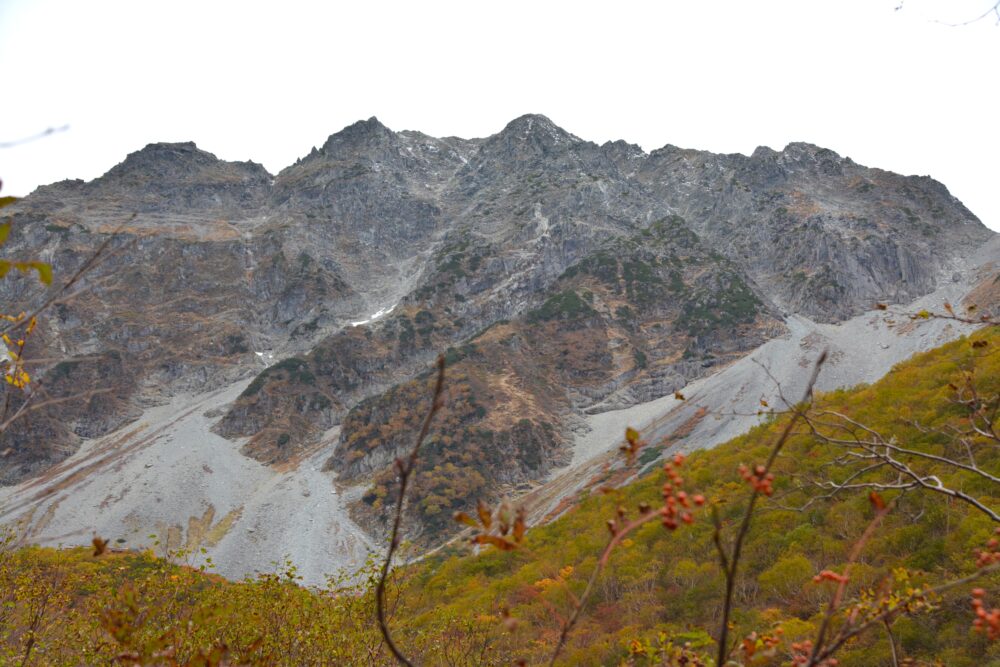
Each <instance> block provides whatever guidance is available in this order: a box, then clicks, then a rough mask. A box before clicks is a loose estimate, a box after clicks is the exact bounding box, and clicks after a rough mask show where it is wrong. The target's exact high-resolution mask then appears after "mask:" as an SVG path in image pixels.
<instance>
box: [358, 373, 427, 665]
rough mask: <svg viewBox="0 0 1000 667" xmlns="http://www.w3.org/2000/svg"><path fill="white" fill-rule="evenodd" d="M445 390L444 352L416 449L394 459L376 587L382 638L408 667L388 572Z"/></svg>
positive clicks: (409, 663)
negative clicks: (392, 615)
mask: <svg viewBox="0 0 1000 667" xmlns="http://www.w3.org/2000/svg"><path fill="white" fill-rule="evenodd" d="M443 391H444V355H439V356H438V358H437V380H436V381H435V383H434V394H433V398H432V400H431V407H430V409H429V410H428V411H427V416H426V417H425V418H424V423H423V425H422V426H421V427H420V433H418V434H417V440H416V442H415V443H414V444H413V449H412V450H411V451H410V455H409V456H408V457H407V458H406V459H402V458H397V459H396V462H395V464H394V465H395V468H396V472H397V473H398V474H399V497H398V498H397V499H396V513H395V516H394V517H393V520H392V533H391V534H390V537H389V550H388V551H387V552H386V554H385V562H383V563H382V572H381V575H380V576H379V580H378V585H377V586H376V588H375V601H376V611H377V614H378V625H379V630H380V631H381V632H382V638H383V639H385V644H386V646H388V647H389V651H390V652H391V653H392V655H393V656H394V657H395V658H396V660H398V661H399V662H400V663H401V664H404V665H407V666H408V667H413V663H412V662H410V661H409V659H408V658H406V656H404V655H403V653H402V652H401V651H400V650H399V647H397V646H396V643H395V642H394V641H393V639H392V633H391V632H390V631H389V623H388V622H387V621H386V617H385V585H386V581H387V580H388V578H389V571H390V570H391V568H392V556H393V554H395V553H396V549H397V548H398V547H399V528H400V524H401V523H402V521H403V504H404V502H405V500H406V487H407V485H408V484H409V481H410V475H412V474H413V470H414V468H415V467H416V465H417V460H418V457H419V455H420V447H421V445H423V444H424V440H425V439H426V438H427V433H428V431H430V428H431V422H432V421H433V420H434V416H435V415H436V414H437V413H438V410H440V409H441V406H442V405H443V400H442V392H443Z"/></svg>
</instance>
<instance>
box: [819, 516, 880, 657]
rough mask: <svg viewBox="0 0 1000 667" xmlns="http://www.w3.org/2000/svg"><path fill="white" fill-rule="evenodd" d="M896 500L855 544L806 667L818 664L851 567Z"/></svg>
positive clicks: (873, 521) (844, 590)
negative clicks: (818, 658)
mask: <svg viewBox="0 0 1000 667" xmlns="http://www.w3.org/2000/svg"><path fill="white" fill-rule="evenodd" d="M895 502H896V501H895V500H893V501H892V502H891V503H889V504H888V505H885V506H884V507H882V508H879V509H877V510H876V512H875V517H874V518H873V519H872V520H871V523H869V524H868V527H867V528H865V532H864V533H862V534H861V537H860V538H858V541H857V542H856V543H855V544H854V548H853V549H852V550H851V555H850V556H849V557H848V559H847V565H846V566H845V567H844V572H843V573H842V575H841V576H842V577H843V578H842V579H841V580H840V582H839V583H838V584H837V591H836V593H834V594H833V597H832V598H830V604H829V605H828V606H827V608H826V615H825V616H823V622H822V623H820V626H819V632H817V633H816V641H815V642H813V650H812V654H811V655H810V656H809V662H808V663H807V665H806V667H813V666H814V665H816V664H818V663H817V661H816V656H817V655H818V654H819V652H820V650H821V649H822V648H823V642H824V641H826V632H827V630H829V629H830V623H831V622H832V621H833V616H834V614H836V613H837V609H839V608H840V602H841V600H843V599H844V593H845V592H846V591H847V582H848V576H849V575H850V571H851V566H852V565H854V563H855V562H856V561H857V560H858V557H859V556H861V550H862V549H864V546H865V544H867V543H868V541H869V540H870V539H871V537H872V535H873V534H874V533H875V529H876V528H877V527H878V525H879V524H880V523H881V522H882V519H883V518H885V515H886V514H888V513H889V512H891V511H892V508H893V505H895Z"/></svg>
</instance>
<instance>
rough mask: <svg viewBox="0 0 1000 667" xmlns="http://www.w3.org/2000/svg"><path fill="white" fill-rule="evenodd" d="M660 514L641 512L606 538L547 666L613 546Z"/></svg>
mask: <svg viewBox="0 0 1000 667" xmlns="http://www.w3.org/2000/svg"><path fill="white" fill-rule="evenodd" d="M660 516H662V513H661V512H660V510H659V508H657V509H651V510H649V511H647V512H645V513H643V514H640V515H639V516H638V517H637V518H635V519H633V520H632V521H630V522H629V523H627V524H625V525H624V526H623V527H622V528H620V529H619V530H616V531H615V533H614V534H613V535H612V536H611V539H610V540H608V544H607V546H605V547H604V551H602V552H601V557H600V558H599V559H598V561H597V566H596V567H595V568H594V571H593V572H591V573H590V579H588V580H587V587H586V588H584V589H583V593H582V594H581V595H580V597H579V598H578V599H577V600H575V601H574V604H573V613H572V615H570V617H569V620H567V621H566V622H565V623H564V624H563V628H562V632H560V633H559V641H558V642H556V648H555V650H554V651H553V652H552V657H551V658H550V659H549V667H552V665H555V664H556V659H557V658H558V657H559V654H560V653H562V650H563V647H565V645H566V639H567V638H568V637H569V633H570V631H571V630H572V629H573V626H575V625H576V622H577V620H578V619H579V618H580V613H581V612H582V611H583V607H584V604H585V603H586V602H587V598H588V597H590V591H591V589H592V588H593V587H594V583H595V582H596V581H597V578H598V576H600V574H601V572H602V571H603V570H604V567H605V566H606V565H607V564H608V559H609V558H611V552H612V551H614V550H615V547H617V546H618V545H619V544H620V543H621V541H622V540H624V539H625V537H626V536H628V534H629V533H631V532H632V531H634V530H635V529H636V528H638V527H639V526H642V525H643V524H646V523H649V522H650V521H652V520H653V519H656V518H658V517H660Z"/></svg>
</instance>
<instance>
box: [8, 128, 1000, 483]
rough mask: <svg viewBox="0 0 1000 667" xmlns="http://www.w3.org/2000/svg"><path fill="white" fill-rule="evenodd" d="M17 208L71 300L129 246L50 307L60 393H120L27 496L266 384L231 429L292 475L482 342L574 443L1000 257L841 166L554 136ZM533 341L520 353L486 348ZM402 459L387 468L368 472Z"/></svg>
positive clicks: (36, 343)
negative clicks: (719, 371) (186, 406)
mask: <svg viewBox="0 0 1000 667" xmlns="http://www.w3.org/2000/svg"><path fill="white" fill-rule="evenodd" d="M6 210H7V211H13V213H14V220H15V232H14V234H13V235H12V237H11V241H10V242H9V243H8V246H7V247H6V248H5V250H7V251H9V253H10V254H11V255H17V256H30V257H37V258H39V259H43V260H45V261H50V262H52V263H53V265H54V267H55V270H56V276H57V278H56V281H57V282H59V280H60V279H65V278H66V277H68V276H69V275H72V273H73V272H74V270H75V269H76V267H78V266H80V265H81V264H82V263H83V262H84V261H86V259H87V258H88V257H89V256H90V254H91V253H93V252H94V251H95V249H96V248H97V247H98V246H99V245H100V244H101V243H102V242H103V241H104V240H105V239H107V238H108V235H110V234H114V238H112V240H111V244H110V248H111V249H112V252H110V253H109V254H108V255H107V256H106V258H105V260H104V261H103V263H102V264H101V266H100V267H99V268H98V269H96V270H95V271H93V272H91V273H90V274H88V276H87V278H86V281H85V285H86V290H85V291H84V292H83V293H82V294H81V295H80V296H78V297H76V298H74V299H72V300H71V301H69V302H68V303H66V304H65V305H62V306H60V307H59V308H57V309H54V310H53V311H50V313H49V314H48V315H47V318H46V319H45V320H44V321H43V322H42V324H41V326H40V327H39V332H38V334H37V335H36V337H35V339H33V341H32V344H31V347H30V348H29V353H30V354H32V355H35V356H36V357H39V358H41V357H45V358H57V359H63V360H65V361H66V362H68V363H70V364H83V365H81V366H79V368H78V369H77V368H76V366H73V368H74V369H76V370H74V373H68V372H67V369H69V368H70V367H67V366H62V367H61V370H60V366H57V365H52V366H49V367H47V369H46V367H42V372H41V373H40V375H41V376H42V379H43V380H44V381H46V382H48V383H50V384H51V386H52V387H53V390H56V391H61V392H64V394H65V395H66V396H68V395H70V393H71V392H73V391H81V390H87V389H93V388H98V387H102V386H110V387H111V388H112V389H113V390H114V391H113V392H112V394H111V396H108V397H106V400H102V401H89V400H87V401H82V402H80V404H79V405H77V406H76V407H73V408H70V407H68V405H69V404H63V407H60V409H59V410H52V411H48V412H43V413H42V414H39V415H37V416H36V417H34V418H33V419H32V421H31V422H30V424H27V425H25V426H24V427H23V428H22V429H21V430H20V431H16V432H15V431H11V432H10V433H8V434H4V436H3V437H4V440H5V442H4V443H0V450H8V454H7V456H6V457H5V458H4V459H2V462H0V467H2V469H3V472H2V474H0V481H2V482H4V483H7V482H11V481H13V480H16V479H18V478H22V477H23V476H25V475H28V474H32V473H34V472H37V471H38V470H40V469H43V468H44V467H45V466H46V465H48V464H50V463H52V462H54V461H57V460H59V459H60V458H62V457H64V456H66V455H67V454H68V453H69V452H72V451H73V450H74V448H75V447H76V446H77V445H78V443H79V440H80V438H89V437H94V436H97V435H101V434H103V433H106V432H109V431H111V430H113V429H115V428H118V427H119V426H120V425H121V424H122V423H125V422H127V421H128V420H129V419H130V418H132V417H133V416H134V415H135V414H136V409H137V407H139V406H142V405H148V404H150V403H158V402H162V401H163V400H165V399H166V398H167V397H168V396H170V395H171V394H173V393H177V392H193V391H200V390H203V389H208V388H213V387H219V386H222V385H225V384H227V383H229V382H232V381H234V380H235V379H237V378H241V377H248V376H252V375H257V374H260V375H259V376H258V377H257V379H256V380H255V381H254V382H253V383H252V384H251V385H250V387H248V389H247V391H246V392H244V396H242V397H241V398H239V399H237V401H236V402H235V403H234V404H233V405H232V406H231V408H230V409H229V410H228V411H227V412H226V414H225V415H224V416H223V417H222V419H221V420H220V422H219V424H218V425H217V427H216V430H217V431H218V432H219V433H222V434H224V435H226V436H227V437H244V436H246V437H250V438H252V442H251V444H250V445H248V453H249V454H251V455H253V456H255V457H257V458H260V459H261V460H264V461H268V462H274V461H283V460H288V459H289V458H290V457H291V456H292V455H293V454H294V452H296V451H298V450H297V449H296V448H297V447H299V446H300V445H301V444H302V443H305V442H308V441H310V439H314V438H315V437H316V434H317V432H319V431H322V429H325V428H328V427H329V426H332V425H335V424H338V423H340V422H341V421H343V420H344V419H345V418H346V417H347V416H348V415H350V414H352V410H354V409H355V407H356V406H357V405H358V403H359V402H360V401H362V400H364V399H371V400H377V399H378V397H379V396H381V395H382V394H383V393H384V392H386V391H387V390H389V389H390V388H392V387H394V386H398V385H401V384H402V383H405V382H408V381H410V380H411V379H412V378H413V377H414V376H415V375H417V374H418V373H420V372H421V371H422V370H423V369H425V368H426V366H427V364H428V363H429V362H430V361H431V360H432V359H433V357H434V355H435V354H436V353H437V352H438V351H440V350H444V349H447V348H449V347H451V348H454V349H464V348H463V346H466V345H473V344H475V345H478V346H480V348H481V349H480V348H477V349H480V354H481V357H479V358H480V359H493V361H492V362H490V363H493V364H494V365H495V363H499V362H497V360H502V359H503V357H502V356H495V357H494V356H490V355H492V354H494V353H493V352H488V353H484V352H482V349H487V348H488V349H489V350H493V349H496V350H501V349H503V350H507V351H508V352H509V353H511V354H517V355H521V356H522V357H523V358H524V363H525V364H526V366H525V368H528V367H531V365H532V364H534V365H535V367H537V368H540V369H542V371H540V372H539V373H538V374H533V373H534V371H531V373H529V372H528V371H523V370H518V371H517V372H515V370H516V369H515V370H511V371H510V372H511V373H512V374H513V375H510V377H516V378H520V380H518V381H520V382H523V383H524V385H525V387H527V390H526V392H525V396H520V395H517V396H515V395H514V394H517V392H513V391H512V392H511V396H508V398H510V400H511V405H516V406H518V407H517V408H516V409H514V408H511V409H510V410H511V411H510V413H509V418H510V419H511V420H513V421H517V420H518V419H528V420H529V421H530V420H535V422H539V423H540V422H543V421H544V422H546V423H548V422H549V421H552V422H553V428H554V430H553V431H552V433H553V434H555V435H553V436H552V441H553V442H556V441H557V440H558V433H559V432H560V430H561V429H564V427H565V425H566V424H565V422H564V420H565V418H566V416H567V415H572V414H580V413H583V412H587V413H596V412H600V411H603V410H608V409H613V408H616V407H622V406H624V405H629V404H631V403H634V402H636V401H645V400H649V399H651V398H655V397H657V396H660V395H663V394H665V393H669V392H670V391H672V390H673V389H674V388H676V387H678V386H681V385H682V384H684V383H685V382H687V381H690V380H691V379H693V378H695V377H699V376H700V375H702V374H704V373H706V372H708V370H710V369H711V368H712V367H713V366H714V365H717V364H719V363H721V362H722V361H724V360H729V359H732V358H735V357H737V356H740V355H742V354H745V353H746V352H747V351H748V350H749V349H751V348H752V347H754V346H755V345H757V344H759V343H760V342H762V341H763V340H766V339H767V338H769V337H772V336H774V335H776V334H778V333H780V332H781V331H782V325H781V324H780V321H779V320H780V314H781V312H782V311H785V312H793V313H794V312H798V313H802V314H804V315H808V316H809V317H811V318H813V319H816V320H821V321H827V322H834V321H839V320H842V319H844V318H847V317H850V316H852V315H854V314H857V313H859V312H861V311H863V310H866V309H868V308H870V307H871V304H872V303H873V302H875V301H886V302H896V303H907V302H909V301H911V300H913V299H915V298H916V297H918V296H920V295H923V294H926V293H928V292H930V291H931V290H933V289H934V288H935V287H936V286H937V285H938V284H939V283H940V282H941V281H950V280H951V279H952V274H953V273H954V272H955V270H956V267H957V261H956V260H957V259H958V258H961V257H962V256H963V254H965V253H968V252H969V250H970V249H971V248H973V247H976V246H978V245H980V244H981V243H983V242H984V241H985V240H986V239H988V238H990V237H991V236H992V233H991V232H990V231H989V230H987V229H986V228H985V227H984V226H983V225H982V224H981V223H980V222H979V221H978V220H977V219H976V218H975V216H974V215H973V214H972V213H971V212H969V211H968V210H967V209H966V208H965V207H964V206H962V204H961V203H960V202H959V201H957V200H956V199H955V198H954V197H952V196H951V195H950V194H949V193H948V191H947V189H946V188H945V187H944V186H943V185H941V184H940V183H937V182H936V181H933V180H932V179H929V178H926V177H903V176H899V175H896V174H892V173H889V172H885V171H881V170H878V169H870V168H866V167H863V166H860V165H857V164H855V163H854V162H852V161H851V160H850V159H848V158H843V157H840V156H838V155H837V154H836V153H834V152H832V151H830V150H827V149H821V148H817V147H815V146H811V145H808V144H790V145H789V146H787V147H786V148H785V149H784V150H782V151H774V150H771V149H768V148H760V149H758V150H757V151H755V152H754V154H753V155H751V156H749V157H748V156H743V155H716V154H711V153H707V152H700V151H694V150H686V149H680V148H676V147H673V146H666V147H664V148H662V149H660V150H657V151H653V152H652V153H649V154H647V153H645V152H643V151H642V150H641V149H640V148H639V147H637V146H634V145H630V144H627V143H625V142H622V141H618V142H609V143H606V144H604V145H602V146H598V145H596V144H594V143H591V142H588V141H584V140H582V139H580V138H578V137H576V136H574V135H572V134H570V133H568V132H566V131H565V130H562V129H560V128H559V127H557V126H556V125H555V124H554V123H552V121H550V120H549V119H547V118H545V117H544V116H539V115H527V116H523V117H521V118H518V119H515V120H513V121H512V122H511V123H509V124H508V125H507V126H506V127H505V128H503V130H501V131H500V132H499V133H497V134H495V135H493V136H491V137H488V138H485V139H473V140H465V139H458V138H443V139H442V138H434V137H429V136H426V135H423V134H421V133H419V132H393V131H392V130H390V129H388V128H386V127H385V126H384V125H382V124H381V123H380V122H379V121H378V120H377V119H374V118H372V119H369V120H367V121H360V122H358V123H355V124H354V125H351V126H349V127H347V128H345V129H343V130H342V131H340V132H338V133H336V134H334V135H332V136H331V137H329V139H327V141H326V142H325V143H324V144H323V145H322V147H320V148H316V149H313V151H312V152H310V153H309V154H308V155H306V156H304V157H303V158H301V159H300V160H299V161H297V162H296V163H295V164H294V165H292V166H289V167H288V168H286V169H284V170H282V171H281V172H280V173H279V174H277V175H276V176H272V175H271V174H268V173H267V171H266V170H265V169H264V168H263V167H261V166H260V165H257V164H254V163H252V162H243V163H235V162H224V161H221V160H218V159H217V158H215V156H213V155H211V154H210V153H207V152H205V151H203V150H200V149H198V148H197V147H195V146H194V144H191V143H179V144H151V145H150V146H147V147H146V148H144V149H142V150H140V151H138V152H136V153H132V154H130V155H129V156H128V157H127V158H126V159H125V160H124V162H122V163H121V164H120V165H118V166H116V167H114V168H113V169H112V170H110V171H109V172H108V173H107V174H105V175H104V176H102V177H100V178H98V179H96V180H94V181H92V182H89V183H83V182H80V181H66V182H62V183H56V184H53V185H50V186H45V187H42V188H39V189H38V190H37V191H36V192H35V193H33V194H32V195H30V196H29V197H27V198H26V199H25V200H23V201H22V202H20V203H19V204H18V205H17V206H16V207H12V208H11V209H6ZM666 220H671V221H675V222H674V223H671V225H668V226H666V227H664V226H663V221H666ZM657 225H660V227H657ZM657 229H659V230H661V231H660V232H656V233H658V234H662V235H663V236H662V238H660V237H657V239H658V240H657V241H656V243H657V244H659V245H657V246H656V247H655V248H653V247H651V244H652V243H653V242H652V241H651V240H650V239H651V237H650V236H649V235H650V234H651V233H653V231H651V230H657ZM612 265H613V266H612ZM584 269H586V270H584ZM0 290H2V292H3V297H2V298H3V300H4V303H5V304H8V306H7V309H8V310H10V311H18V310H20V309H27V308H28V307H30V305H31V304H32V303H37V302H39V301H40V300H41V299H42V298H43V296H42V295H40V294H39V290H38V288H37V285H36V283H34V282H33V281H31V280H28V279H23V278H14V279H7V280H5V281H3V282H2V283H0ZM560 309H563V310H560ZM553 312H555V313H556V314H555V315H553V317H552V318H549V319H545V318H546V317H548V315H545V316H542V315H539V314H538V313H548V314H551V313H553ZM376 314H377V315H379V317H373V315H376ZM532 318H535V319H532ZM507 321H510V324H509V327H511V329H510V335H509V336H508V338H505V339H503V340H502V341H495V340H493V339H492V338H491V336H492V335H493V334H489V333H486V334H484V333H483V332H484V331H487V330H488V329H489V328H490V327H491V326H508V325H507V324H505V322H507ZM352 322H361V324H359V325H358V326H350V325H351V323H352ZM546 327H549V329H546ZM550 329H551V330H550ZM533 330H537V331H542V330H545V331H547V332H548V333H547V334H546V335H547V336H549V337H550V339H551V340H547V339H533V338H532V334H531V332H532V331H533ZM476 341H478V342H476ZM484 341H485V342H484ZM595 341H596V342H595ZM500 345H503V346H506V347H502V348H501V347H497V346H500ZM588 345H590V346H592V347H588ZM490 346H493V347H490ZM496 354H497V355H500V353H499V352H496ZM505 354H506V352H505ZM95 355H96V356H97V357H98V358H110V357H108V356H107V355H113V358H114V359H116V361H115V363H114V364H106V365H104V366H100V365H99V368H101V367H106V368H108V369H111V370H108V371H105V372H104V374H103V375H102V374H101V372H99V368H98V369H95V368H91V367H87V366H86V364H93V361H92V359H93V358H94V357H95ZM464 358H466V359H476V357H475V355H474V354H472V353H471V352H470V353H468V354H467V355H466V357H464ZM467 363H469V364H471V365H470V368H469V374H470V375H469V377H470V378H471V379H470V382H471V383H472V385H473V386H475V387H476V388H477V389H479V390H481V391H489V390H490V389H491V388H495V387H494V385H491V384H490V383H491V382H498V381H499V380H497V377H495V376H494V375H490V373H488V372H486V371H488V370H489V365H488V364H485V362H483V361H475V362H467ZM477 364H479V365H477ZM269 365H270V368H269V369H268V370H266V371H265V372H263V373H261V371H262V369H264V367H265V366H269ZM484 369H485V370H484ZM529 375H530V378H529ZM504 377H507V376H504ZM477 383H482V384H477ZM501 393H502V392H501ZM498 395H499V394H498ZM504 405H505V404H503V403H502V402H498V403H497V405H496V406H493V407H494V408H495V409H496V410H499V411H500V412H499V413H498V414H505V415H506V414H507V413H506V412H504V410H507V408H506V407H504ZM383 407H384V406H383ZM390 407H391V406H390ZM383 413H384V414H386V415H390V414H392V413H393V411H392V410H388V409H386V410H381V411H380V412H379V414H383ZM476 414H477V413H475V412H474V411H473V412H470V413H469V415H471V416H469V415H466V416H465V417H463V419H465V421H464V422H463V424H464V426H463V428H470V429H471V428H473V427H474V422H475V419H479V417H478V416H476ZM389 418H390V417H387V419H389ZM491 418H492V417H490V416H487V417H484V419H487V420H488V419H491ZM533 423H534V422H533ZM67 424H68V425H67ZM484 428H485V427H484ZM523 428H524V429H527V431H526V432H528V431H530V428H534V427H529V426H524V427H523ZM495 430H496V433H497V435H496V442H507V440H511V436H510V435H509V434H507V435H504V434H505V433H507V432H506V431H503V430H502V429H495ZM35 436H41V439H42V440H43V442H44V443H45V444H44V445H42V446H36V445H33V444H32V443H33V442H34V440H33V438H34V437H35ZM341 437H342V440H343V442H344V447H345V448H346V447H347V439H349V438H350V433H347V432H344V433H342V436H341ZM505 438H506V439H505ZM513 440H517V439H516V438H514V439H513ZM518 446H520V445H518ZM553 446H554V445H553ZM547 451H548V450H547ZM389 458H391V457H389ZM382 460H388V458H387V457H386V456H385V455H384V453H371V454H369V455H366V458H365V459H364V465H365V466H368V467H367V468H365V469H366V470H368V469H369V468H371V469H374V468H377V467H379V466H378V465H376V464H375V463H372V462H378V461H382ZM359 465H362V464H361V463H356V464H355V466H354V467H355V468H356V467H357V466H359ZM372 466H374V467H372ZM335 467H336V466H335ZM345 469H346V468H345ZM351 469H352V470H353V469H354V468H351ZM530 469H532V470H536V469H537V470H542V469H545V466H531V467H530ZM503 475H504V473H503V469H502V468H500V467H498V469H497V471H496V474H495V478H496V479H498V480H502V479H503ZM518 479H520V478H518Z"/></svg>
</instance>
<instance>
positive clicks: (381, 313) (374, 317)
mask: <svg viewBox="0 0 1000 667" xmlns="http://www.w3.org/2000/svg"><path fill="white" fill-rule="evenodd" d="M398 305H399V304H398V303H394V304H393V305H391V306H389V307H388V308H380V309H379V310H377V311H375V312H374V313H373V314H372V315H371V316H370V317H369V318H368V319H366V320H358V321H357V322H351V326H352V327H359V326H361V325H362V324H368V323H370V322H374V321H375V320H377V319H379V318H380V317H385V316H386V315H388V314H389V313H391V312H392V311H394V310H395V309H396V306H398Z"/></svg>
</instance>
